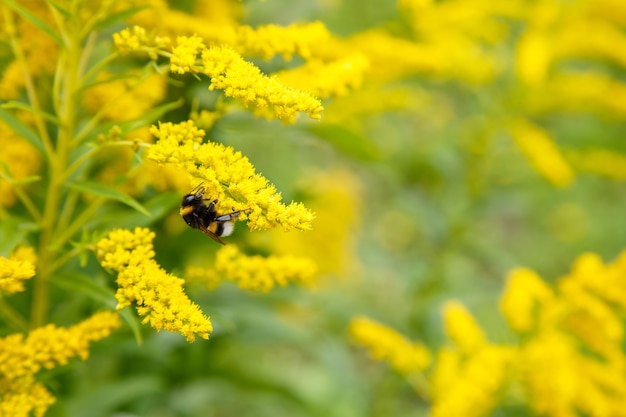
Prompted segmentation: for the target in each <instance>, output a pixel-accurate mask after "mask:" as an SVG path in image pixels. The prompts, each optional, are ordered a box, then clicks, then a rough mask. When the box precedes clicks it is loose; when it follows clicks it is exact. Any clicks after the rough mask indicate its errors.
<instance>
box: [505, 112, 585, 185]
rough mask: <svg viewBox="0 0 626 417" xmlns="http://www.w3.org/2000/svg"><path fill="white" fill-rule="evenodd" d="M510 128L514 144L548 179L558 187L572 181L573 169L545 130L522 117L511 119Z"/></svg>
mask: <svg viewBox="0 0 626 417" xmlns="http://www.w3.org/2000/svg"><path fill="white" fill-rule="evenodd" d="M510 129H511V136H512V137H513V140H514V141H515V144H516V145H517V146H518V147H519V148H520V150H521V151H522V152H523V153H524V155H525V156H526V158H528V160H529V161H530V163H531V164H533V166H534V167H535V169H536V170H537V171H538V172H539V173H540V174H541V175H543V176H544V177H545V178H546V179H547V180H548V181H550V182H551V183H552V184H554V185H556V186H558V187H567V186H568V185H570V184H571V183H572V181H574V177H575V174H574V171H573V170H572V168H571V167H570V166H569V164H568V163H567V161H566V160H565V158H564V157H563V155H562V154H561V152H560V150H559V148H558V147H557V146H556V145H555V143H554V142H553V141H552V139H551V138H550V134H549V133H548V132H547V131H546V130H544V129H542V128H540V127H538V126H536V125H534V124H532V123H530V122H529V121H527V120H524V119H518V120H515V121H513V122H512V123H511V125H510Z"/></svg>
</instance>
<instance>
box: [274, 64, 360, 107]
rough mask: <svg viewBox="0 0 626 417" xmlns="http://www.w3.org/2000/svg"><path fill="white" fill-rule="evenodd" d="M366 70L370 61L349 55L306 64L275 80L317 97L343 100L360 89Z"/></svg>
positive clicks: (285, 72) (283, 73) (288, 71)
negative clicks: (332, 97) (338, 97)
mask: <svg viewBox="0 0 626 417" xmlns="http://www.w3.org/2000/svg"><path fill="white" fill-rule="evenodd" d="M368 68H369V61H368V60H367V58H366V57H365V56H364V55H363V54H352V55H349V56H346V57H342V58H341V59H338V60H335V61H332V62H322V61H317V60H315V61H309V62H307V63H305V64H304V65H302V66H300V67H297V68H294V69H290V70H285V71H281V72H279V73H277V74H276V76H277V77H278V78H279V79H280V80H281V81H282V82H283V83H285V84H287V85H289V86H291V87H294V88H297V89H299V90H303V91H308V92H309V93H311V94H313V95H314V96H316V97H331V96H343V95H346V94H348V92H349V90H350V89H357V88H359V87H360V86H361V84H362V83H363V77H364V76H365V72H366V71H367V69H368Z"/></svg>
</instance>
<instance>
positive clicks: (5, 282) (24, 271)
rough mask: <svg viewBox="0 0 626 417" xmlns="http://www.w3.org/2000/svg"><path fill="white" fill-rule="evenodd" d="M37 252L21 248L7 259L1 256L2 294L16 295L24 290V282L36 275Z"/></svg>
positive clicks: (0, 278) (0, 288) (0, 285)
mask: <svg viewBox="0 0 626 417" xmlns="http://www.w3.org/2000/svg"><path fill="white" fill-rule="evenodd" d="M35 262H36V256H35V251H34V249H33V248H31V247H26V246H24V247H20V248H18V249H16V250H15V251H14V252H13V254H12V255H11V256H10V257H8V258H5V257H4V256H0V292H6V293H9V294H11V293H15V292H19V291H23V290H24V281H25V280H27V279H29V278H32V277H33V276H34V275H35Z"/></svg>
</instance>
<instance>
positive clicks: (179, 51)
mask: <svg viewBox="0 0 626 417" xmlns="http://www.w3.org/2000/svg"><path fill="white" fill-rule="evenodd" d="M204 48H205V46H204V42H203V41H202V38H200V37H198V36H179V37H178V38H176V46H175V47H174V48H173V49H172V57H171V58H170V71H171V72H175V73H177V74H185V73H187V72H190V73H195V72H197V71H198V70H199V69H200V68H199V67H198V54H199V53H200V52H201V51H202V50H203V49H204Z"/></svg>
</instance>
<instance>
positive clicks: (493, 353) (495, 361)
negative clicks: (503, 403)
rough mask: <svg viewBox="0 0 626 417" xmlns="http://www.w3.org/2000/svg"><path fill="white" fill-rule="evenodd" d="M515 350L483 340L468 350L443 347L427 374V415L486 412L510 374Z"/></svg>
mask: <svg viewBox="0 0 626 417" xmlns="http://www.w3.org/2000/svg"><path fill="white" fill-rule="evenodd" d="M514 353H515V350H514V349H511V348H508V347H506V346H497V345H490V344H486V345H484V346H483V347H482V348H480V349H478V350H476V351H475V352H473V353H472V354H465V353H463V352H461V351H460V350H459V349H455V348H452V347H446V348H443V349H441V350H440V351H439V352H438V354H437V358H436V365H435V369H434V370H433V374H432V376H431V384H432V386H431V389H432V397H433V404H432V410H431V416H433V417H448V416H464V417H479V416H487V415H489V412H490V411H492V410H493V408H494V407H495V406H496V404H497V401H498V396H499V394H500V393H501V392H502V388H503V385H504V384H505V382H506V381H507V378H508V377H509V376H510V373H509V371H508V369H509V368H510V366H511V365H512V364H513V363H514V359H515V357H514Z"/></svg>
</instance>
